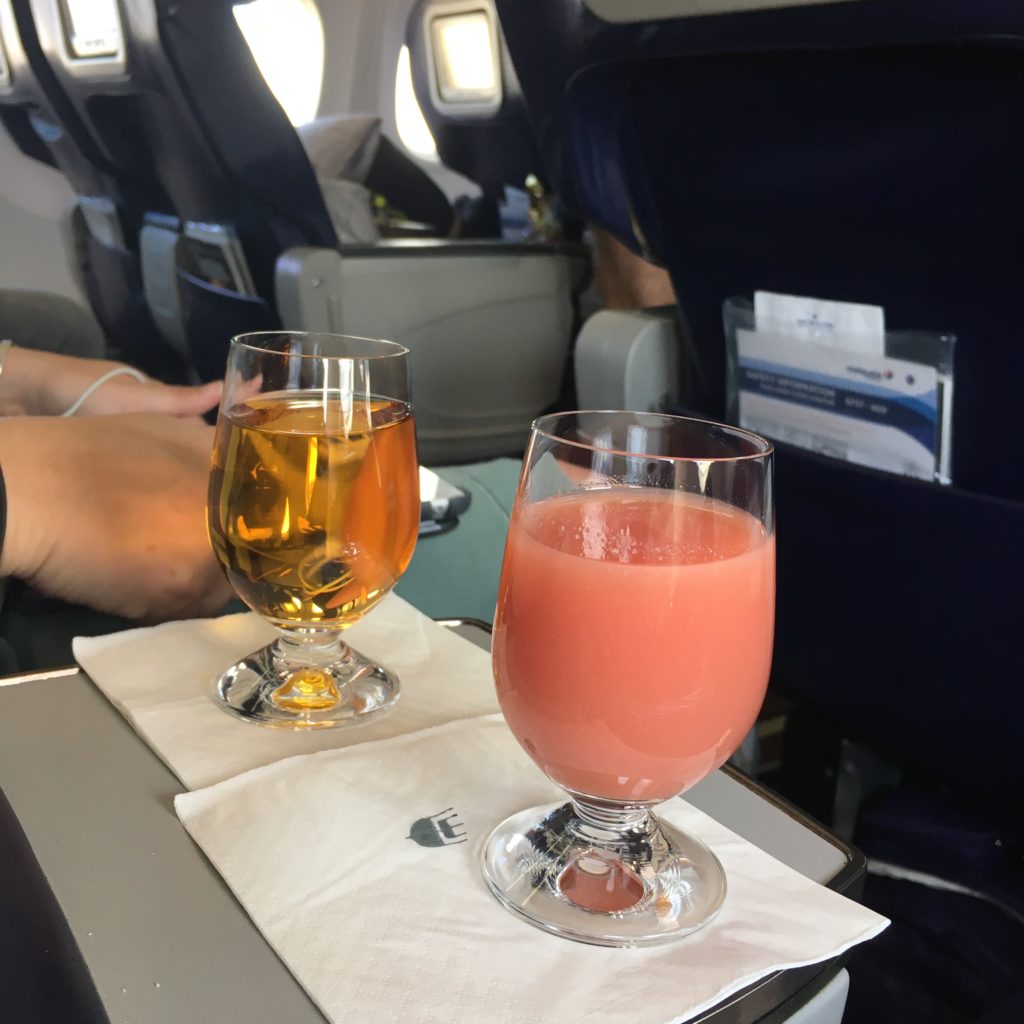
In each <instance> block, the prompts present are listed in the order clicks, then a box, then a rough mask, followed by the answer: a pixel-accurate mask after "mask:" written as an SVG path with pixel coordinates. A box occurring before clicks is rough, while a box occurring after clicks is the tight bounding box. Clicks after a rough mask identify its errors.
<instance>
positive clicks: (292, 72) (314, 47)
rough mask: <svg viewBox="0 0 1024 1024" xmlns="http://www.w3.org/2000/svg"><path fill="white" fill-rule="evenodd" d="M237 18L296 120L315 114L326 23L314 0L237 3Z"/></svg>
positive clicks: (273, 88)
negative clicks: (324, 24)
mask: <svg viewBox="0 0 1024 1024" xmlns="http://www.w3.org/2000/svg"><path fill="white" fill-rule="evenodd" d="M234 11H235V20H236V21H237V22H238V27H239V28H240V29H241V30H242V35H243V36H245V41H246V42H247V43H248V44H249V49H250V50H251V51H252V55H253V57H254V58H255V60H256V63H257V65H258V66H259V69H260V71H261V72H262V73H263V78H264V79H265V80H266V83H267V85H268V86H269V87H270V91H271V92H272V93H273V94H274V95H275V96H276V97H277V102H278V103H280V104H281V107H282V108H283V110H284V112H285V113H286V114H287V115H288V117H289V119H290V120H291V122H292V124H295V125H299V124H305V123H306V122H307V121H312V120H313V118H314V117H316V112H317V109H318V108H319V106H320V89H321V88H322V86H323V80H324V49H325V42H324V26H323V22H322V21H321V20H320V12H319V11H318V10H317V8H316V4H315V3H314V0H253V2H252V3H247V4H237V5H236V6H235V8H234Z"/></svg>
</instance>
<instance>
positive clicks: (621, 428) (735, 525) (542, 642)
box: [483, 412, 775, 946]
mask: <svg viewBox="0 0 1024 1024" xmlns="http://www.w3.org/2000/svg"><path fill="white" fill-rule="evenodd" d="M774 609H775V533H774V525H773V506H772V448H771V445H770V444H768V442H767V441H764V440H762V439H761V438H759V437H756V436H755V435H753V434H749V433H747V432H746V431H742V430H735V429H733V428H731V427H726V426H721V425H719V424H715V423H706V422H703V421H700V420H692V419H684V418H681V417H676V416H662V415H655V414H650V413H633V412H573V413H563V414H557V415H553V416H546V417H543V418H541V419H539V420H537V421H536V423H534V425H533V432H532V435H531V438H530V443H529V446H528V448H527V450H526V455H525V459H524V466H523V472H522V476H521V478H520V483H519V491H518V493H517V495H516V501H515V505H514V507H513V511H512V518H511V523H510V525H509V532H508V540H507V543H506V547H505V559H504V563H503V565H502V571H501V583H500V588H499V594H498V609H497V616H496V620H495V627H494V639H493V647H494V677H495V683H496V685H497V692H498V699H499V702H500V704H501V710H502V713H503V714H504V716H505V720H506V722H507V723H508V726H509V728H510V729H511V731H512V733H513V735H515V737H516V739H517V740H518V741H519V743H520V744H521V745H522V747H523V749H524V750H525V751H526V753H527V754H529V756H530V757H531V758H532V759H533V761H534V762H535V763H536V765H537V766H538V767H539V768H540V769H541V771H543V772H544V773H545V774H546V775H547V776H548V777H549V778H550V779H551V780H552V781H554V782H556V783H557V784H558V785H559V786H561V787H562V788H563V789H565V790H566V791H567V792H568V795H569V797H570V800H569V802H568V803H563V804H556V805H553V806H550V807H535V808H532V809H531V810H525V811H521V812H520V813H518V814H516V815H514V816H513V817H511V818H509V819H508V820H507V821H505V822H504V823H503V824H502V825H499V826H498V828H497V829H496V830H495V831H494V833H493V834H492V835H491V837H490V839H489V840H488V841H487V843H486V845H485V848H484V864H483V870H484V876H485V878H486V880H487V882H488V884H489V885H490V888H491V890H492V891H493V892H494V894H495V895H496V896H497V897H498V899H499V900H500V901H501V902H502V903H503V904H504V905H505V906H506V907H508V908H509V909H510V910H512V911H513V912H514V913H516V914H518V915H519V916H521V917H523V918H525V919H526V920H528V921H529V922H531V923H532V924H534V925H537V926H538V927H541V928H544V929H546V930H548V931H551V932H554V933H556V934H559V935H563V936H566V937H569V938H573V939H577V940H579V941H582V942H590V943H594V944H597V945H604V946H643V945H651V944H654V943H660V942H665V941H668V940H670V939H674V938H677V937H679V936H681V935H685V934H687V933H689V932H692V931H694V930H695V929H697V928H700V927H701V926H702V925H704V924H706V923H707V922H708V921H710V920H711V919H712V918H713V917H714V915H715V914H716V913H717V911H718V909H719V907H720V906H721V904H722V901H723V900H724V898H725V892H726V880H725V875H724V873H723V871H722V867H721V865H720V864H719V862H718V860H717V859H716V857H715V855H714V854H713V853H712V852H711V851H710V850H709V849H708V848H707V847H706V846H705V845H704V844H703V843H701V842H700V841H699V840H698V839H696V838H695V837H693V836H690V835H687V834H685V833H684V832H682V831H680V830H679V829H677V828H674V827H672V826H671V825H669V824H668V823H667V822H664V821H661V820H659V818H658V817H656V816H655V815H654V814H652V813H651V811H652V808H653V807H655V806H656V805H657V804H659V803H662V802H663V801H666V800H670V799H672V798H673V797H676V796H678V795H679V794H680V793H682V792H683V791H684V790H686V789H688V788H689V787H691V786H693V785H694V784H696V783H697V782H699V781H700V780H701V779H702V778H704V777H705V776H706V775H708V774H709V773H710V772H712V771H714V770H715V769H716V768H718V767H720V766H721V764H722V763H723V762H724V761H725V760H726V758H728V757H729V756H730V755H731V754H732V753H733V751H734V750H735V749H736V748H737V747H738V746H739V744H740V741H741V740H742V739H743V737H744V735H745V734H746V733H747V731H748V730H749V729H750V727H751V726H752V725H753V723H754V720H755V719H756V717H757V713H758V711H759V710H760V707H761V703H762V701H763V699H764V694H765V689H766V687H767V684H768V673H769V668H770V665H771V657H772V636H773V629H774Z"/></svg>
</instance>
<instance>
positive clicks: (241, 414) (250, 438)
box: [207, 332, 419, 729]
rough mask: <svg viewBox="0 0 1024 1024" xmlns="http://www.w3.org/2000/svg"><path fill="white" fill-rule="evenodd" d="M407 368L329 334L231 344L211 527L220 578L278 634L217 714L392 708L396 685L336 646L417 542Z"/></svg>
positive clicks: (402, 357)
mask: <svg viewBox="0 0 1024 1024" xmlns="http://www.w3.org/2000/svg"><path fill="white" fill-rule="evenodd" d="M407 355H408V351H407V350H406V349H405V348H403V347H402V346H401V345H397V344H394V343H393V342H389V341H376V340H372V339H368V338H353V337H345V336H341V335H330V334H303V333H297V332H279V333H275V332H268V333H259V334H248V335H241V336H239V337H237V338H235V339H233V340H232V342H231V350H230V354H229V357H228V367H227V376H226V380H225V386H224V398H223V401H222V403H221V409H220V415H219V417H218V420H217V437H216V441H215V444H214V452H213V467H212V472H211V475H210V494H209V503H208V506H207V523H208V526H209V531H210V541H211V543H212V545H213V549H214V551H215V552H216V555H217V558H218V559H219V561H220V563H221V565H222V567H223V568H224V571H225V573H226V574H227V577H228V580H229V581H230V582H231V584H232V586H233V587H234V588H235V590H236V591H237V593H238V595H239V597H241V598H242V600H243V601H244V602H245V603H246V604H247V605H248V606H249V607H250V608H251V609H252V610H253V611H255V612H257V613H258V614H259V615H261V616H263V618H265V619H267V620H268V621H269V622H270V623H272V624H273V625H274V626H276V627H277V629H278V630H279V631H280V636H279V637H278V638H277V639H276V640H274V641H273V642H272V643H270V644H268V645H267V646H266V647H264V648H262V649H260V650H258V651H254V652H253V653H252V654H250V655H248V656H247V657H245V658H243V659H242V660H241V661H239V662H237V663H236V664H234V665H232V666H231V667H230V668H228V669H227V670H226V671H225V672H224V673H223V674H222V675H221V677H220V678H219V679H218V680H217V683H216V692H215V699H216V700H217V702H218V703H219V704H220V706H221V707H222V708H224V709H225V710H226V711H229V712H231V713H233V714H235V715H238V716H240V717H241V718H244V719H247V720H249V721H252V722H259V723H262V724H265V725H270V726H278V727H285V728H288V727H292V728H300V729H307V728H325V727H330V726H337V725H343V724H346V723H354V722H357V721H361V720H364V719H365V718H366V716H368V715H374V714H379V713H381V712H383V711H385V710H386V709H387V708H389V707H391V705H393V704H394V703H395V701H396V700H397V699H398V694H399V681H398V679H397V678H396V677H395V675H394V674H393V673H391V672H389V671H388V670H387V669H386V668H383V667H382V666H380V665H377V664H375V663H374V662H372V661H370V660H369V659H367V658H365V657H363V656H362V655H361V654H359V653H358V652H357V651H354V650H353V649H352V648H351V647H349V646H348V645H347V644H346V643H345V642H344V641H343V639H342V634H343V632H344V631H345V630H346V629H348V627H349V626H351V625H353V624H354V623H356V622H358V621H359V620H360V619H361V618H362V617H363V616H364V615H365V614H366V613H367V612H369V611H370V610H371V609H372V608H373V607H374V606H375V605H376V604H378V603H379V602H380V600H381V599H382V598H383V597H384V596H385V595H386V594H387V593H388V591H390V590H391V588H392V587H393V586H394V585H395V583H396V581H397V580H398V578H399V576H401V574H402V572H403V571H404V570H405V568H406V566H407V565H408V564H409V559H410V558H411V557H412V552H413V548H414V546H415V544H416V535H417V531H418V526H419V483H418V479H419V478H418V462H417V455H416V433H415V429H414V423H413V415H412V406H411V404H410V401H409V378H408V366H407V362H406V357H407Z"/></svg>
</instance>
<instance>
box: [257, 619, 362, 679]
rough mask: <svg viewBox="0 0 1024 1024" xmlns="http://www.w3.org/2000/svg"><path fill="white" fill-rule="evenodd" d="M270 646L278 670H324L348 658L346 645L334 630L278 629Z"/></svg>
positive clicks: (348, 652) (338, 632)
mask: <svg viewBox="0 0 1024 1024" xmlns="http://www.w3.org/2000/svg"><path fill="white" fill-rule="evenodd" d="M280 633H281V635H280V636H279V637H278V638H277V642H276V643H275V644H274V663H275V664H276V665H277V666H278V668H280V669H281V670H282V671H285V672H288V671H292V670H294V669H296V668H299V667H300V666H301V667H303V668H327V667H328V666H332V665H336V664H337V663H338V662H339V661H346V660H348V658H349V657H351V654H350V651H349V647H348V644H346V643H344V642H343V641H342V639H341V632H340V631H339V630H336V629H289V630H281V631H280Z"/></svg>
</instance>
